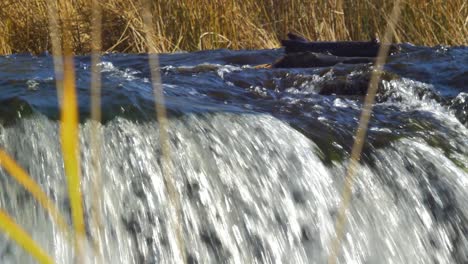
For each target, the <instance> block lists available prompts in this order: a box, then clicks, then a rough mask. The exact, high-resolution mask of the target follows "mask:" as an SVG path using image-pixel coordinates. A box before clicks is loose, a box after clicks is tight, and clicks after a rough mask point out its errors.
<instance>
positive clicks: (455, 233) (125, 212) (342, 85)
mask: <svg viewBox="0 0 468 264" xmlns="http://www.w3.org/2000/svg"><path fill="white" fill-rule="evenodd" d="M281 54H282V50H261V51H228V50H217V51H203V52H195V53H181V54H171V55H162V56H161V57H160V62H161V74H162V81H163V87H164V93H165V96H166V98H165V99H166V107H167V109H168V114H169V117H170V124H169V126H170V133H169V136H170V147H171V159H172V161H173V164H174V171H173V173H172V174H173V177H174V179H175V182H176V187H177V190H178V192H179V194H180V197H181V207H182V223H181V224H182V226H183V227H182V229H183V237H184V242H185V251H186V254H187V260H188V262H189V263H325V262H326V260H327V256H328V255H329V253H330V246H331V245H330V244H331V241H332V240H333V238H334V236H335V227H334V225H335V220H336V216H337V210H338V208H339V207H340V204H341V201H340V200H341V198H340V193H341V189H342V187H343V180H344V175H345V171H346V166H347V163H348V160H349V153H350V148H351V146H352V141H353V136H354V133H355V130H356V127H357V123H358V119H359V114H360V110H361V107H362V102H363V94H364V93H365V89H366V88H367V82H368V80H369V76H370V73H371V71H372V66H371V65H368V64H359V65H336V66H334V67H322V68H309V69H256V68H254V67H252V66H253V65H256V64H262V63H271V62H272V61H274V60H275V59H277V58H278V57H280V56H281ZM102 60H103V62H102V63H101V66H102V74H103V83H102V84H103V90H102V109H103V122H102V124H100V125H99V131H100V133H101V134H102V136H103V145H102V153H103V156H102V160H101V162H100V164H101V166H102V172H103V175H102V177H103V186H102V197H103V207H104V208H103V212H102V214H103V218H104V220H103V233H102V235H101V237H98V236H97V235H96V233H95V232H94V229H93V228H91V227H90V225H91V218H92V216H91V206H92V202H93V193H92V186H90V185H91V184H90V179H91V177H92V175H91V174H92V173H91V170H90V167H91V160H90V159H91V158H90V137H91V135H90V133H91V132H92V131H93V130H92V129H91V127H92V123H91V122H90V121H89V119H88V118H89V112H90V110H89V107H90V99H89V96H90V90H89V86H90V59H89V57H78V58H77V59H76V61H75V64H76V70H77V89H78V93H79V107H80V114H81V125H80V132H81V134H80V141H81V146H82V149H81V162H82V163H81V166H82V172H83V178H84V180H83V181H84V182H83V185H82V189H83V192H84V207H85V211H86V213H85V215H86V216H85V218H86V225H87V236H88V239H89V241H98V242H99V243H100V244H101V245H102V246H103V252H104V253H103V256H102V258H103V259H104V262H105V263H174V262H177V261H176V260H177V259H178V258H179V253H178V249H177V247H176V246H175V245H176V241H175V234H174V232H175V231H174V228H173V225H172V224H171V220H170V219H173V217H172V215H173V214H172V213H171V212H172V211H171V210H170V208H171V205H170V204H169V198H168V196H167V194H166V193H167V192H166V190H165V185H164V180H163V177H162V174H161V166H160V164H161V149H160V144H159V133H158V129H159V128H158V123H157V122H156V121H155V116H156V115H155V111H154V100H153V95H152V88H151V83H150V71H149V68H148V67H149V66H148V63H147V56H145V55H127V54H112V55H106V56H104V57H103V58H102ZM467 83H468V49H467V48H466V47H453V48H444V47H436V48H426V47H414V46H411V45H404V46H403V52H402V53H401V54H398V55H395V56H392V57H391V58H390V60H389V62H388V63H387V65H386V66H385V73H384V75H383V80H382V81H381V82H380V84H379V92H378V95H377V103H376V104H375V107H374V112H373V114H372V120H371V122H370V126H369V132H368V139H367V141H366V143H365V146H364V153H363V155H362V162H361V166H360V168H359V172H358V175H357V178H356V181H355V184H354V186H353V194H352V201H351V205H350V208H349V211H348V213H347V215H346V216H347V225H346V233H345V237H344V240H343V242H342V245H341V249H340V257H339V262H340V263H467V262H468V128H467V127H468V114H467V111H468V88H467ZM58 115H59V111H58V107H57V97H56V90H55V80H54V72H53V64H52V58H51V57H50V56H39V57H33V56H30V55H13V56H7V57H0V146H1V147H2V148H3V149H5V150H6V151H7V152H8V153H9V154H10V155H12V156H13V157H14V158H15V159H16V160H17V161H18V162H19V163H20V164H21V165H22V166H23V167H24V168H25V169H26V170H27V172H29V174H30V175H31V176H32V177H33V178H34V179H35V180H36V181H38V182H39V184H40V185H41V186H42V188H43V189H44V190H45V191H46V192H47V194H49V196H50V197H51V198H52V199H53V200H54V201H55V202H56V203H57V205H58V206H59V208H60V209H61V211H62V212H63V213H65V214H66V215H67V216H69V215H70V208H69V200H68V197H67V189H66V181H65V177H64V169H63V160H62V155H61V151H60V150H61V147H60V143H59V131H58V130H59V122H57V119H58ZM0 208H2V209H4V210H6V211H7V212H8V213H9V214H10V215H11V216H12V217H13V218H14V219H15V220H16V221H17V222H18V224H20V225H21V226H22V227H24V228H25V229H26V230H27V231H28V233H29V234H31V235H32V237H33V238H34V239H35V240H36V241H37V242H38V243H39V244H40V245H41V246H42V247H43V248H44V249H45V250H46V252H48V253H49V254H50V255H51V256H53V258H55V260H56V261H57V262H58V263H73V259H74V252H73V247H72V246H71V245H70V244H69V243H68V242H67V240H66V239H64V237H63V236H62V233H61V232H60V230H59V229H58V227H57V226H56V225H55V224H53V222H52V220H51V219H50V217H49V216H48V215H47V213H46V212H45V211H44V210H43V209H42V208H41V207H40V206H39V205H38V203H37V202H36V201H35V200H34V199H33V198H32V196H31V195H30V194H28V193H27V192H26V191H25V190H24V189H23V188H22V187H21V186H20V185H19V184H17V183H16V182H14V181H13V180H12V179H11V178H10V177H9V176H8V174H6V173H5V172H4V171H3V170H0ZM70 221H71V220H70ZM92 248H93V246H92V243H90V244H89V245H88V250H86V251H85V252H84V253H82V256H81V260H80V261H82V262H85V261H89V262H93V260H95V258H94V257H95V256H96V254H95V253H94V252H95V251H93V249H92ZM0 262H1V263H30V262H34V261H33V259H32V258H31V257H30V256H29V255H28V254H27V253H25V251H23V249H22V248H20V247H19V246H17V245H16V244H15V243H14V242H13V241H11V240H9V239H8V238H7V237H6V236H5V235H4V234H3V233H1V234H0Z"/></svg>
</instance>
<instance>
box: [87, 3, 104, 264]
mask: <svg viewBox="0 0 468 264" xmlns="http://www.w3.org/2000/svg"><path fill="white" fill-rule="evenodd" d="M92 7H93V8H92V20H91V21H92V25H93V26H92V31H91V119H92V122H91V129H90V133H91V135H90V146H91V171H92V172H91V173H90V178H91V180H90V181H89V182H90V184H91V188H90V189H91V190H92V193H93V196H92V197H93V200H92V206H91V211H92V219H93V224H94V229H95V232H96V238H95V239H94V241H95V243H94V245H95V248H96V251H97V253H98V262H99V263H103V259H102V253H103V252H102V245H101V241H102V239H101V234H102V229H103V226H102V215H101V214H102V192H103V188H102V174H101V147H102V136H101V130H100V122H101V115H102V114H101V66H100V56H101V49H102V37H101V32H102V12H101V5H100V4H99V1H98V0H93V2H92Z"/></svg>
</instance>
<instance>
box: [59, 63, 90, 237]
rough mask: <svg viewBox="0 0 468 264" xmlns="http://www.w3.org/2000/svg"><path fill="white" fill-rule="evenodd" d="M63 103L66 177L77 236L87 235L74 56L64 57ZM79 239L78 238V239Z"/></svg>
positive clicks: (62, 137) (62, 121) (62, 132)
mask: <svg viewBox="0 0 468 264" xmlns="http://www.w3.org/2000/svg"><path fill="white" fill-rule="evenodd" d="M64 58H65V59H64V63H63V66H64V67H63V68H64V71H63V72H64V80H63V85H64V87H63V88H64V89H63V102H62V113H61V123H62V124H61V126H60V138H61V142H62V153H63V161H64V166H65V175H66V177H67V182H68V192H69V196H70V205H71V209H72V219H73V225H74V228H75V236H79V237H81V238H82V237H83V236H84V234H85V228H84V221H83V204H82V194H81V170H80V156H79V155H80V153H79V142H78V105H77V96H76V91H75V69H74V65H73V56H72V55H70V54H68V55H65V57H64ZM76 239H78V237H77V238H76Z"/></svg>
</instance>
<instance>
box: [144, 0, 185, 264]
mask: <svg viewBox="0 0 468 264" xmlns="http://www.w3.org/2000/svg"><path fill="white" fill-rule="evenodd" d="M142 6H143V10H142V15H143V22H144V23H143V25H144V31H145V37H146V43H147V47H148V59H149V65H150V71H151V84H152V86H153V94H154V102H155V108H156V118H157V120H158V124H159V142H160V145H161V153H162V156H161V165H162V166H161V171H162V176H163V178H164V183H165V187H166V190H167V193H168V196H169V201H170V204H171V207H172V209H173V210H174V213H175V219H173V220H172V219H171V220H172V221H171V222H172V225H173V228H174V230H175V233H176V243H177V249H178V251H179V257H180V259H179V261H176V262H178V263H186V262H187V258H186V256H185V245H184V239H183V233H182V232H183V231H182V208H181V204H180V196H179V193H178V191H177V188H176V186H175V182H174V178H173V175H174V172H173V171H174V169H173V164H172V160H171V157H170V155H171V149H170V144H169V120H168V118H167V113H166V108H165V103H164V102H165V101H164V91H163V87H162V82H161V75H160V72H159V68H160V66H159V59H158V55H157V53H156V52H157V51H156V45H155V43H154V41H153V36H154V35H155V34H154V29H153V26H152V25H153V23H152V21H153V17H152V14H151V11H150V10H151V5H150V2H149V1H148V0H144V1H143V5H142Z"/></svg>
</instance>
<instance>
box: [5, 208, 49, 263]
mask: <svg viewBox="0 0 468 264" xmlns="http://www.w3.org/2000/svg"><path fill="white" fill-rule="evenodd" d="M0 229H2V230H3V232H4V233H5V234H6V235H7V236H9V237H10V238H11V239H13V240H14V241H15V242H16V243H17V244H18V245H20V246H21V247H22V248H23V249H24V250H26V251H27V252H28V253H29V254H30V255H31V256H33V257H34V259H36V260H37V262H39V263H41V264H52V263H54V260H53V259H52V258H51V257H50V256H49V255H48V254H47V253H45V252H44V251H43V250H42V249H41V248H40V247H39V245H37V244H36V242H34V240H33V239H32V238H31V237H30V236H29V235H28V234H27V233H26V231H24V230H23V229H22V228H21V227H20V226H19V225H17V224H16V223H15V221H14V220H13V219H12V218H11V217H10V216H9V215H8V214H7V213H6V212H5V211H3V210H2V209H0Z"/></svg>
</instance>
